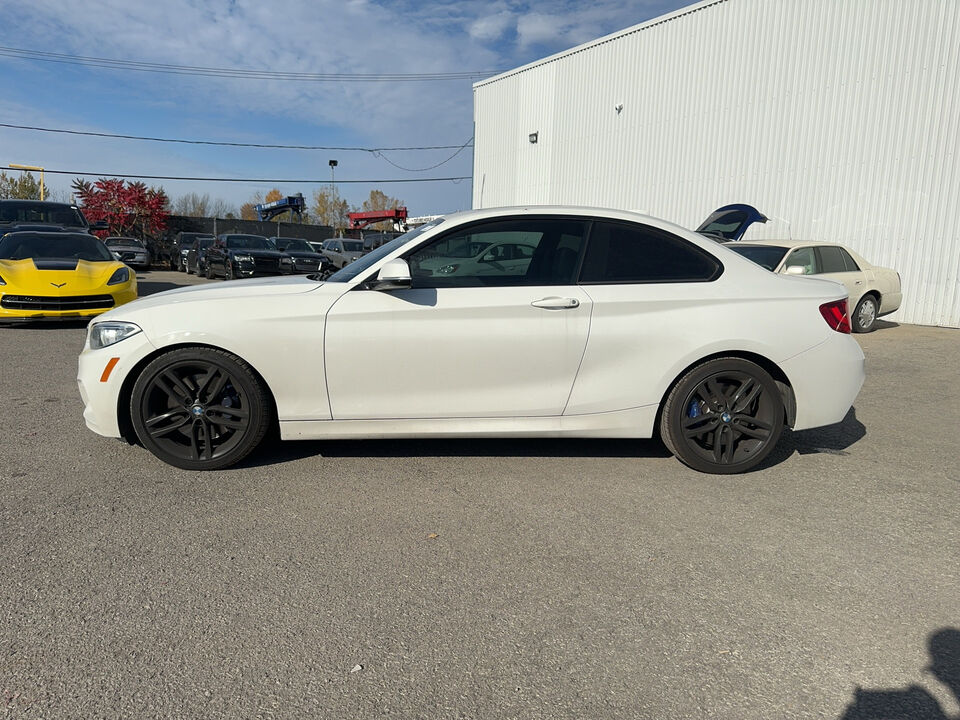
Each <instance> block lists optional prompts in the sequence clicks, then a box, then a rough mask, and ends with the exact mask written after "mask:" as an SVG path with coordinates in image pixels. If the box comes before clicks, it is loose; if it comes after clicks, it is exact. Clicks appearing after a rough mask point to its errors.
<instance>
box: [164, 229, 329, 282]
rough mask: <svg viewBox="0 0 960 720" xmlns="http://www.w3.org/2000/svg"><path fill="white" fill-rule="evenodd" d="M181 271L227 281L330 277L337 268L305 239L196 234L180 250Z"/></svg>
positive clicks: (231, 234) (240, 234) (239, 234)
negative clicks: (247, 278)
mask: <svg viewBox="0 0 960 720" xmlns="http://www.w3.org/2000/svg"><path fill="white" fill-rule="evenodd" d="M180 253H181V263H180V267H179V268H178V269H179V270H182V271H184V272H187V273H190V274H192V273H196V274H197V275H203V276H204V277H207V278H210V279H212V278H214V277H222V278H223V279H224V280H233V279H236V278H246V277H255V276H262V275H298V274H299V275H305V274H307V273H318V274H320V275H321V276H325V275H329V274H330V273H332V272H333V271H334V270H336V266H334V264H333V263H332V262H331V261H330V259H329V258H328V257H327V256H326V255H324V254H321V253H319V252H317V251H316V250H314V248H313V247H311V245H310V243H308V242H307V241H306V240H303V239H302V238H293V237H271V238H267V237H264V236H262V235H247V234H242V233H224V234H222V235H219V236H217V237H214V236H213V235H204V234H197V235H196V237H195V238H193V241H192V243H191V244H190V245H189V246H183V247H181V250H180Z"/></svg>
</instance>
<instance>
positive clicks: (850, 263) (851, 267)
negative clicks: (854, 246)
mask: <svg viewBox="0 0 960 720" xmlns="http://www.w3.org/2000/svg"><path fill="white" fill-rule="evenodd" d="M837 250H839V251H840V254H841V255H842V256H843V264H844V266H845V267H846V269H847V272H860V266H859V265H857V262H856V260H854V259H853V258H852V257H851V256H850V253H848V252H847V251H846V250H844V249H843V248H837Z"/></svg>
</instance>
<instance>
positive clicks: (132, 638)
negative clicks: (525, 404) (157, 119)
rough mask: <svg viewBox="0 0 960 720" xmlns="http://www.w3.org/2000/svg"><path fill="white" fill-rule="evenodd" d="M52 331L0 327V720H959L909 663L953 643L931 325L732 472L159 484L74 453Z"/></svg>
mask: <svg viewBox="0 0 960 720" xmlns="http://www.w3.org/2000/svg"><path fill="white" fill-rule="evenodd" d="M140 282H141V292H142V293H147V292H152V291H157V290H162V289H166V288H168V287H172V286H176V285H180V284H183V283H184V282H207V281H206V280H201V279H198V278H187V277H186V276H184V275H183V274H180V273H174V272H150V273H145V274H142V275H141V280H140ZM83 337H84V329H83V327H82V326H81V325H73V326H51V325H36V326H29V327H28V326H22V327H21V326H17V327H12V328H9V327H8V328H0V368H2V372H0V422H2V434H0V490H2V495H0V711H5V712H6V713H7V714H8V716H11V717H30V718H32V717H50V718H92V717H103V718H114V717H129V718H152V717H165V718H166V717H177V718H188V717H203V718H219V717H230V718H260V717H264V718H266V717H282V718H292V717H315V718H319V717H337V718H369V717H398V718H431V719H440V718H736V719H737V720H750V719H753V718H757V719H760V718H763V719H764V720H767V719H769V718H807V717H810V718H839V717H842V716H843V715H844V713H845V712H847V711H848V710H849V712H850V713H859V714H856V715H854V714H851V715H850V716H849V717H851V718H852V717H857V718H873V717H886V715H881V714H880V713H879V711H874V710H872V709H871V708H875V707H880V708H884V711H885V712H886V711H891V710H892V709H896V708H899V707H900V706H901V705H902V706H903V707H905V708H907V709H910V708H914V709H913V710H911V712H912V713H913V714H902V715H897V717H901V716H903V717H924V718H926V717H938V716H935V715H921V714H919V713H920V712H921V710H919V709H917V708H921V709H922V708H924V707H925V708H927V709H928V710H929V709H930V708H932V707H937V708H939V709H940V710H941V711H942V712H944V713H946V714H948V715H949V714H950V713H953V714H954V715H956V714H957V713H958V710H960V707H958V698H957V697H956V696H955V695H954V693H955V692H957V691H958V689H957V687H955V688H954V690H953V691H952V692H951V691H950V689H949V688H948V687H947V686H946V685H943V684H941V683H940V682H938V680H937V679H936V678H935V677H934V676H933V675H931V674H930V673H928V672H925V671H924V669H925V668H927V667H928V666H929V665H930V663H931V660H934V661H936V662H939V664H940V666H941V668H943V667H946V668H947V669H948V670H949V669H950V668H951V667H952V668H953V671H954V672H955V673H956V675H955V677H956V678H958V679H960V641H957V639H956V637H957V636H956V635H952V634H950V633H941V634H940V635H937V636H936V637H937V638H940V639H943V638H947V640H948V642H947V644H946V647H945V648H944V647H943V643H941V645H940V646H935V647H934V650H935V657H933V658H931V655H930V652H929V648H928V643H929V642H930V639H931V637H932V636H933V635H934V633H937V632H938V631H942V630H944V629H950V628H960V592H958V591H960V537H958V518H960V509H958V498H960V453H958V451H957V439H958V435H960V421H958V420H957V417H958V414H957V412H958V411H957V408H958V407H960V383H958V381H957V380H958V372H957V358H958V357H960V331H957V330H947V329H937V328H924V327H914V326H897V325H896V324H893V323H881V328H880V329H879V330H877V331H876V332H874V333H872V334H870V335H863V336H858V340H859V341H860V342H861V344H862V345H863V348H864V351H865V353H866V356H867V368H868V378H867V382H866V385H865V386H864V389H863V391H862V393H861V395H860V397H859V399H858V400H857V402H856V405H855V408H854V410H853V411H851V413H850V415H848V417H847V419H846V420H845V421H844V422H843V423H842V424H840V425H838V426H835V427H831V428H825V429H820V430H813V431H806V432H799V433H791V434H789V435H788V436H787V437H786V438H785V439H784V441H783V442H782V445H781V447H780V448H779V449H778V451H777V452H776V453H775V455H774V457H773V458H772V459H771V460H770V461H768V462H767V463H766V464H765V466H764V467H763V468H762V469H761V470H758V471H756V472H752V473H749V474H746V475H742V476H734V477H716V476H709V475H702V474H699V473H696V472H693V471H691V470H689V469H687V468H685V467H684V466H683V465H681V464H680V463H679V462H677V461H676V460H674V459H673V458H672V457H670V456H669V455H668V454H667V453H666V452H665V450H664V449H663V448H662V446H661V445H659V444H658V443H656V442H654V441H644V442H639V441H586V440H584V441H569V440H565V441H553V440H511V441H504V440H482V441H481V440H474V441H389V442H388V441H378V442H372V441H353V442H302V443H280V444H277V445H275V446H272V447H269V448H266V449H265V450H263V451H260V452H258V453H256V454H255V455H253V456H252V457H251V458H250V459H248V460H247V461H246V462H245V463H244V464H243V465H242V466H241V467H238V468H235V469H230V470H226V471H221V472H214V473H193V472H188V471H183V470H178V469H175V468H172V467H169V466H167V465H164V464H162V463H161V462H159V461H158V460H156V459H155V458H154V457H153V456H152V455H150V454H149V453H148V452H146V451H145V450H143V449H142V448H139V447H131V446H128V445H126V444H125V443H123V442H121V441H118V440H110V439H106V438H101V437H99V436H97V435H94V434H93V433H91V432H89V431H88V430H87V429H86V428H85V426H84V424H83V420H82V418H81V410H82V406H81V402H80V398H79V395H78V392H77V387H76V380H75V377H76V367H77V362H76V361H77V354H78V353H79V351H80V349H81V345H82V343H83ZM310 371H311V368H304V382H310V381H312V380H315V375H311V373H310ZM951 663H952V665H951ZM946 675H949V673H946ZM957 684H958V685H960V682H958V683H957ZM930 703H933V705H931V704H930ZM871 713H872V714H871Z"/></svg>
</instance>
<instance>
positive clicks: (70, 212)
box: [0, 200, 87, 227]
mask: <svg viewBox="0 0 960 720" xmlns="http://www.w3.org/2000/svg"><path fill="white" fill-rule="evenodd" d="M0 222H5V223H44V224H46V225H73V226H75V227H87V223H86V221H85V220H84V219H83V215H81V214H80V210H79V209H77V208H76V207H74V206H73V205H57V204H53V203H46V202H36V201H30V200H23V201H10V200H5V201H4V202H0Z"/></svg>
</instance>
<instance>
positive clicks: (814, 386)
mask: <svg viewBox="0 0 960 720" xmlns="http://www.w3.org/2000/svg"><path fill="white" fill-rule="evenodd" d="M780 367H781V368H782V369H783V371H784V373H786V375H787V378H788V379H789V380H790V384H791V386H792V387H793V392H794V395H795V396H796V400H797V419H796V422H795V423H794V426H793V429H794V430H807V429H809V428H815V427H821V426H823V425H833V424H834V423H838V422H840V421H841V420H843V418H844V417H846V414H847V412H848V411H849V410H850V408H851V407H852V406H853V401H854V400H856V398H857V395H858V394H859V393H860V388H861V387H863V381H864V378H865V377H866V374H865V368H864V357H863V351H862V350H861V349H860V345H859V344H858V343H857V341H856V340H854V339H853V337H852V336H850V335H845V334H842V333H831V335H830V337H829V338H827V340H825V341H824V342H822V343H820V344H819V345H817V346H816V347H813V348H811V349H810V350H807V351H806V352H802V353H800V354H799V355H795V356H794V357H792V358H790V359H789V360H787V361H785V362H782V363H780Z"/></svg>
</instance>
